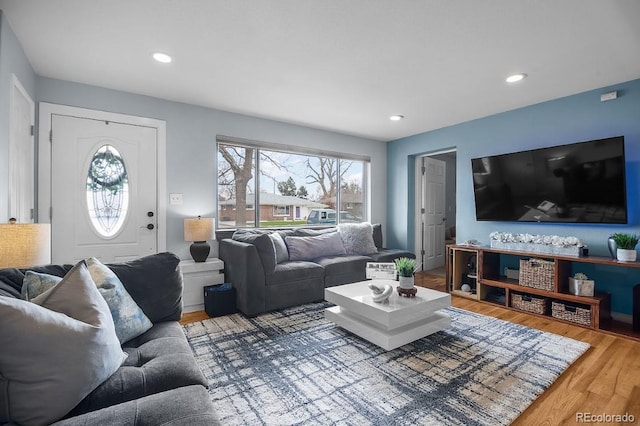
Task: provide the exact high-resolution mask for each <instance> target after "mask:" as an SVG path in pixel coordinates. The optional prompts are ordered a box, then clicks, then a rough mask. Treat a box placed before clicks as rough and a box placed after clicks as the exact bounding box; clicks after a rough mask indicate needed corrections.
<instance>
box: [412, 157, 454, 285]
mask: <svg viewBox="0 0 640 426" xmlns="http://www.w3.org/2000/svg"><path fill="white" fill-rule="evenodd" d="M415 166H416V178H415V182H416V185H415V187H416V191H415V206H416V212H415V218H416V221H415V242H416V243H415V253H416V255H417V258H418V262H421V264H422V268H421V269H422V271H425V272H428V273H429V274H432V275H438V276H443V277H444V271H445V270H444V265H445V253H446V250H445V246H446V244H452V243H454V242H455V230H456V151H455V150H454V149H452V150H446V151H440V152H436V153H433V154H429V155H425V156H421V157H417V158H416V163H415Z"/></svg>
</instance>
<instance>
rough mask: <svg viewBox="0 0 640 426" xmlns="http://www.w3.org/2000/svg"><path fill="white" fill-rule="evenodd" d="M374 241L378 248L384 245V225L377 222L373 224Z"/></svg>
mask: <svg viewBox="0 0 640 426" xmlns="http://www.w3.org/2000/svg"><path fill="white" fill-rule="evenodd" d="M373 243H374V244H375V245H376V247H377V248H378V250H380V249H381V248H383V247H382V225H380V224H379V223H376V224H374V225H373Z"/></svg>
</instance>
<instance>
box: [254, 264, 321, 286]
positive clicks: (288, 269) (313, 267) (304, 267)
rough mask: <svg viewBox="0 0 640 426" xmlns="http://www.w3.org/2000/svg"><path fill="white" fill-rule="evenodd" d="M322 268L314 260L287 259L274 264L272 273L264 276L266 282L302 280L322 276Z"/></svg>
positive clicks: (272, 283) (280, 282) (271, 283)
mask: <svg viewBox="0 0 640 426" xmlns="http://www.w3.org/2000/svg"><path fill="white" fill-rule="evenodd" d="M324 274H325V271H324V268H323V267H322V266H320V265H318V264H317V263H314V262H305V261H289V262H283V263H280V264H278V265H277V266H276V268H275V272H274V273H273V275H271V276H269V277H267V278H266V284H267V286H269V285H274V284H275V285H277V284H282V283H285V282H291V281H304V280H307V279H314V278H320V279H321V280H322V278H323V277H324Z"/></svg>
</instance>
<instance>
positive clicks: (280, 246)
mask: <svg viewBox="0 0 640 426" xmlns="http://www.w3.org/2000/svg"><path fill="white" fill-rule="evenodd" d="M269 237H270V238H271V240H272V241H273V247H274V248H275V249H276V263H282V262H286V261H287V260H289V250H287V245H286V244H285V242H284V238H282V235H280V233H279V232H273V233H271V234H269Z"/></svg>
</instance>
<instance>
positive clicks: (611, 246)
mask: <svg viewBox="0 0 640 426" xmlns="http://www.w3.org/2000/svg"><path fill="white" fill-rule="evenodd" d="M607 247H608V248H609V254H611V258H612V259H615V258H616V252H617V251H618V245H617V244H616V240H614V239H613V236H611V237H609V239H607Z"/></svg>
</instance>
